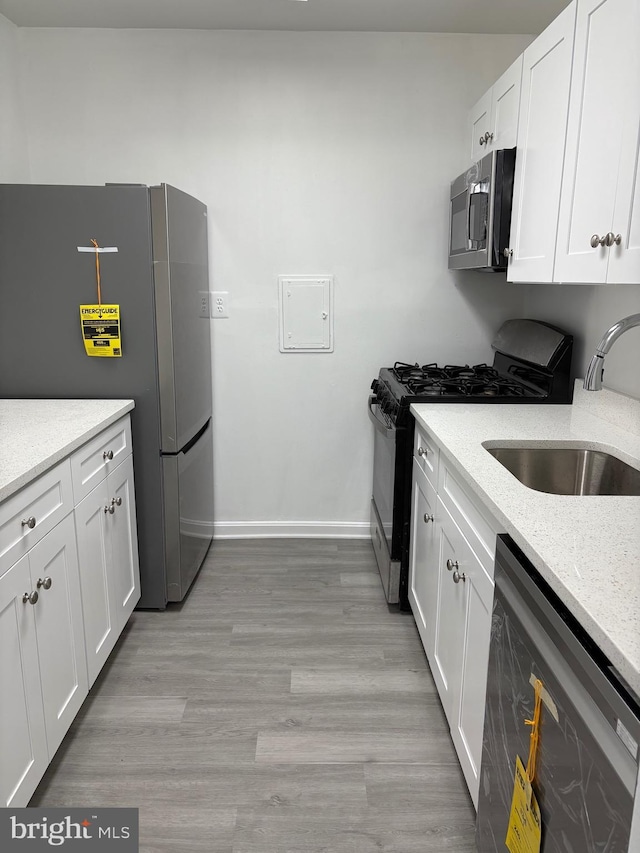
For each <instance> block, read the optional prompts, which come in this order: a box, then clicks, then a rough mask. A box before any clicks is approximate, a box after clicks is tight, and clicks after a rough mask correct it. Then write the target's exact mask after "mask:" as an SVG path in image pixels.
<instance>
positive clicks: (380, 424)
mask: <svg viewBox="0 0 640 853" xmlns="http://www.w3.org/2000/svg"><path fill="white" fill-rule="evenodd" d="M375 401H376V398H375V397H374V396H373V394H370V395H369V419H370V420H371V423H372V424H373V425H374V426H375V428H376V429H377V430H378V431H379V432H381V433H382V434H383V435H384V437H385V438H393V436H394V433H395V429H394V428H391V429H389V427H388V426H387V425H386V424H385V423H384V421H381V420H380V418H379V417H378V416H377V415H376V414H375V413H374V411H373V404H374V403H375Z"/></svg>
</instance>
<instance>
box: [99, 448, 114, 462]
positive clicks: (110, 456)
mask: <svg viewBox="0 0 640 853" xmlns="http://www.w3.org/2000/svg"><path fill="white" fill-rule="evenodd" d="M102 458H103V459H104V461H105V462H106V461H107V460H109V462H110V461H111V460H112V459H113V450H105V452H104V453H103V454H102Z"/></svg>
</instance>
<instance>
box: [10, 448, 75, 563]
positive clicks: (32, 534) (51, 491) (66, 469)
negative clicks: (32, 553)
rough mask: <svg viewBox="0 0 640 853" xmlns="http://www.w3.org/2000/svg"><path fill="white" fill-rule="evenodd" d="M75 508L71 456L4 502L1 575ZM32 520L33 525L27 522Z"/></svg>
mask: <svg viewBox="0 0 640 853" xmlns="http://www.w3.org/2000/svg"><path fill="white" fill-rule="evenodd" d="M72 509H73V493H72V488H71V467H70V465H69V460H68V459H65V460H64V462H61V463H60V464H59V465H56V467H55V468H52V469H51V470H50V471H47V472H46V473H45V474H43V475H42V476H41V477H38V479H37V480H34V481H33V482H32V483H29V485H28V486H25V487H24V488H23V489H21V490H20V491H19V492H18V493H17V494H15V495H12V496H11V497H10V498H7V500H6V501H4V502H3V503H2V504H0V575H1V574H2V573H3V572H5V571H6V570H7V569H8V568H10V567H11V566H12V565H13V564H14V563H15V562H16V561H17V560H19V559H20V557H22V556H23V555H24V554H26V553H27V551H28V550H29V549H30V548H31V547H33V545H35V544H36V542H39V541H40V539H42V537H43V536H44V535H45V534H46V533H48V532H49V531H50V530H53V528H54V527H55V526H56V524H57V523H58V522H59V521H62V519H63V518H64V517H65V515H66V514H67V513H68V512H70V511H71V510H72ZM28 520H31V521H32V523H33V527H29V525H28V524H27V523H26V522H27V521H28Z"/></svg>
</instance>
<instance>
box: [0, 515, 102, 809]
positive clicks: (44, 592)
mask: <svg viewBox="0 0 640 853" xmlns="http://www.w3.org/2000/svg"><path fill="white" fill-rule="evenodd" d="M0 608H1V612H0V643H1V644H2V645H1V648H2V653H1V654H2V666H1V669H0V684H1V690H0V694H1V696H2V699H1V702H2V716H1V731H2V735H1V739H0V741H1V749H2V762H0V790H1V800H0V803H1V804H2V805H3V806H8V805H18V804H19V803H21V802H22V803H24V802H26V801H27V800H28V798H29V797H30V796H31V794H32V793H33V791H34V790H35V788H36V785H37V784H38V782H39V781H40V777H41V775H42V773H43V772H44V770H45V769H46V767H47V764H48V763H49V760H50V758H51V757H53V754H54V753H55V751H56V750H57V748H58V747H59V746H60V743H61V742H62V738H63V737H64V735H65V733H66V732H67V729H68V728H69V726H70V725H71V722H72V720H73V718H74V717H75V715H76V714H77V713H78V710H79V709H80V706H81V705H82V702H83V701H84V698H85V696H86V695H87V691H88V685H87V667H86V658H85V652H84V635H83V621H82V607H81V603H80V585H79V578H78V560H77V552H76V544H75V528H74V524H73V515H72V514H69V515H68V516H67V517H66V518H65V519H63V521H61V522H60V523H59V524H58V525H57V526H56V527H54V529H53V530H52V531H51V532H50V533H48V534H47V535H46V536H45V537H44V538H43V539H41V540H40V542H38V544H37V545H35V546H34V547H33V548H32V549H31V551H29V553H28V554H27V555H26V556H25V557H23V558H22V559H21V560H19V561H18V562H17V563H16V564H15V565H14V566H13V567H12V568H11V569H9V571H8V572H6V573H5V574H4V575H3V576H2V578H0ZM5 703H7V707H6V708H5Z"/></svg>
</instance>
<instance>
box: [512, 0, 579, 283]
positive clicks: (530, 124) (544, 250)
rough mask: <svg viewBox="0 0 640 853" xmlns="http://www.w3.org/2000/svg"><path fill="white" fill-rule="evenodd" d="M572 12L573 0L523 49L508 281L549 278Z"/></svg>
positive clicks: (564, 132) (546, 279) (552, 254)
mask: <svg viewBox="0 0 640 853" xmlns="http://www.w3.org/2000/svg"><path fill="white" fill-rule="evenodd" d="M575 17H576V2H575V0H574V2H573V3H571V5H570V6H568V7H567V8H566V9H565V10H564V12H562V13H561V14H560V15H558V17H557V18H556V19H555V20H554V21H553V23H552V24H551V25H550V26H549V27H547V29H546V30H545V31H544V32H543V33H542V35H540V36H539V37H538V38H537V39H536V40H535V41H534V42H533V44H531V45H530V46H529V47H528V48H527V49H526V50H525V52H524V56H523V67H522V89H521V93H522V94H521V99H520V117H519V120H518V138H517V153H516V174H515V182H514V188H513V208H512V215H511V249H512V252H513V254H512V255H511V258H510V260H509V268H508V270H507V280H508V281H513V282H524V281H534V282H551V281H553V265H554V260H555V251H556V239H557V235H558V231H557V228H558V209H559V206H560V187H561V183H562V166H563V163H564V144H565V136H566V129H567V110H568V108H569V84H570V81H571V60H572V56H573V36H574V31H575Z"/></svg>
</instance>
